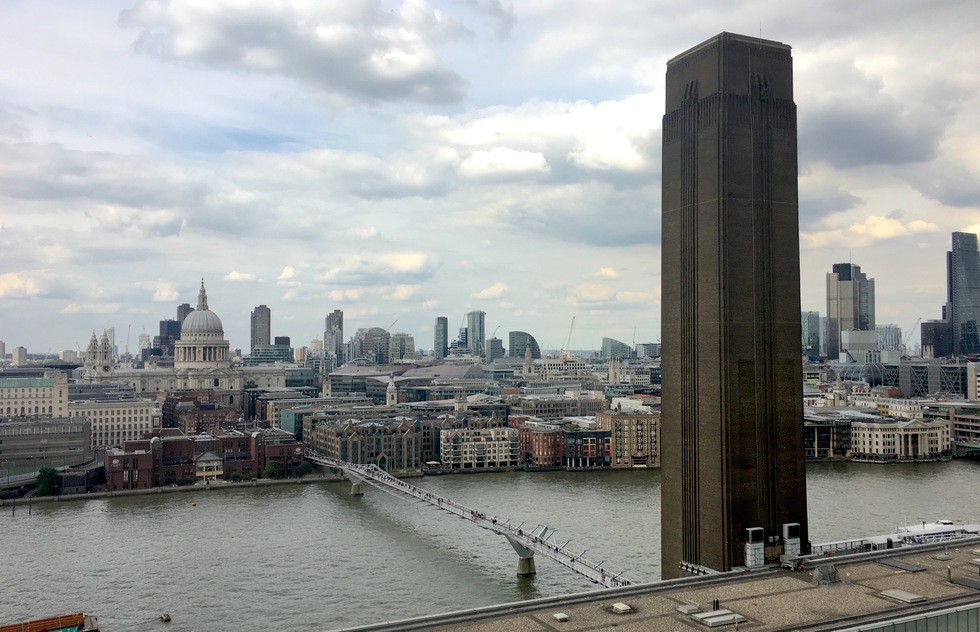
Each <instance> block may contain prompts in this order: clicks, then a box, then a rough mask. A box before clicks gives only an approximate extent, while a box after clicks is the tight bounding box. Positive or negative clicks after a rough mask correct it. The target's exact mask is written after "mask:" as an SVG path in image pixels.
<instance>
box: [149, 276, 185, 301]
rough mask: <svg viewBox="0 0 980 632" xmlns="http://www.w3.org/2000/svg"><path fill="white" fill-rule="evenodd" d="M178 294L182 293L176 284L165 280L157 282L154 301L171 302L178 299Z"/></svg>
mask: <svg viewBox="0 0 980 632" xmlns="http://www.w3.org/2000/svg"><path fill="white" fill-rule="evenodd" d="M178 296H180V294H179V293H178V292H177V288H176V287H175V286H174V284H173V283H168V282H165V281H161V282H159V283H157V285H156V289H155V290H154V291H153V301H154V302H155V303H171V302H173V301H176V300H177V297H178Z"/></svg>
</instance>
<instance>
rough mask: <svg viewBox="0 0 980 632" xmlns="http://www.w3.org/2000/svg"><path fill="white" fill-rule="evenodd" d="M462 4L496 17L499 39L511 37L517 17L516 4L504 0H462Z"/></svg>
mask: <svg viewBox="0 0 980 632" xmlns="http://www.w3.org/2000/svg"><path fill="white" fill-rule="evenodd" d="M462 4H464V5H466V6H468V7H470V8H471V9H474V10H476V11H479V12H480V13H483V14H485V15H488V16H490V17H492V18H494V19H495V20H496V21H497V39H501V40H503V39H507V38H509V37H510V34H511V31H513V30H514V25H515V24H517V17H516V16H515V15H514V5H513V4H512V3H510V2H507V3H506V6H505V3H504V0H462Z"/></svg>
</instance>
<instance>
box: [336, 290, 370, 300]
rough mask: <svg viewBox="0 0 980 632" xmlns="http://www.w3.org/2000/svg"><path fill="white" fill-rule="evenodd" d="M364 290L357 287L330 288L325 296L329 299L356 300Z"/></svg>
mask: <svg viewBox="0 0 980 632" xmlns="http://www.w3.org/2000/svg"><path fill="white" fill-rule="evenodd" d="M363 293H364V290H362V289H358V288H350V289H346V290H330V292H329V293H328V294H327V296H328V297H329V298H330V300H331V301H356V300H357V299H359V298H361V295H362V294H363Z"/></svg>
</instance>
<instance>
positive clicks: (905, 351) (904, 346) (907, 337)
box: [898, 316, 922, 360]
mask: <svg viewBox="0 0 980 632" xmlns="http://www.w3.org/2000/svg"><path fill="white" fill-rule="evenodd" d="M921 322H922V317H921V316H920V317H919V318H917V319H916V321H915V324H914V325H912V328H911V329H909V330H908V332H907V333H906V334H905V340H903V341H902V345H901V346H900V347H899V348H898V350H899V352H900V353H901V356H902V359H903V360H904V359H905V358H907V357H909V353H908V349H909V340H910V339H911V338H912V334H913V333H915V329H916V328H917V327H918V326H919V323H921Z"/></svg>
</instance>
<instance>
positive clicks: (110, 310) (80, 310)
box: [61, 303, 119, 314]
mask: <svg viewBox="0 0 980 632" xmlns="http://www.w3.org/2000/svg"><path fill="white" fill-rule="evenodd" d="M118 311H119V304H118V303H69V304H68V305H65V306H64V307H63V308H61V313H62V314H115V313H116V312H118Z"/></svg>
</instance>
